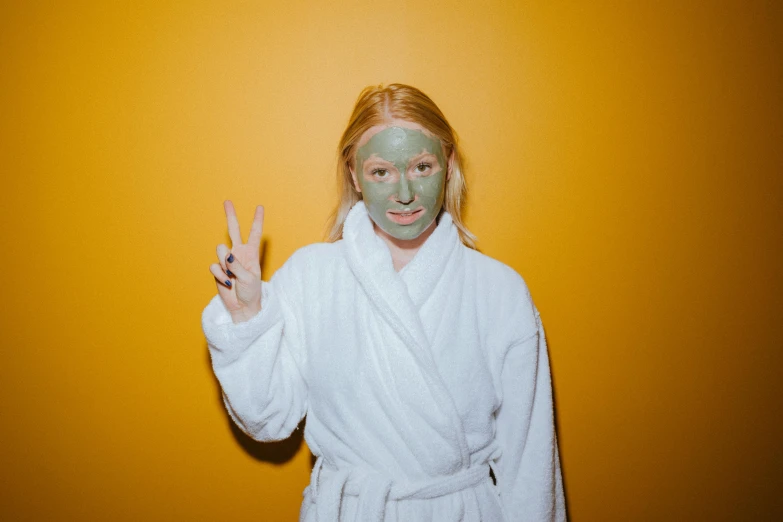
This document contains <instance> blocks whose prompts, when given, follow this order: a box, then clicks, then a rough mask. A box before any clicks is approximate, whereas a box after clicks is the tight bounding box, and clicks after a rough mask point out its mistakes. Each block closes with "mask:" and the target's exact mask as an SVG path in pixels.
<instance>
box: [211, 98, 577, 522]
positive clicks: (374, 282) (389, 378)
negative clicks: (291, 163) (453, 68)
mask: <svg viewBox="0 0 783 522" xmlns="http://www.w3.org/2000/svg"><path fill="white" fill-rule="evenodd" d="M339 150H340V153H341V161H340V164H339V166H338V173H339V176H340V183H341V187H342V188H341V194H342V196H341V200H340V203H339V205H338V207H337V209H336V211H335V214H334V217H333V226H332V230H331V237H330V240H331V242H329V243H317V244H313V245H309V246H306V247H304V248H302V249H300V250H298V251H297V252H295V253H294V254H293V255H292V256H291V258H290V259H288V261H286V263H285V264H284V265H283V266H282V267H281V268H280V269H279V270H278V271H277V272H276V273H275V275H274V277H272V279H271V280H270V282H269V283H266V282H262V281H261V279H260V269H259V260H258V252H259V244H260V239H261V229H262V221H263V209H262V208H261V207H258V208H257V209H256V214H255V217H254V220H253V226H252V228H251V231H250V236H249V240H248V243H247V244H243V243H242V240H241V237H240V233H239V224H238V223H237V218H236V214H235V212H234V208H233V206H232V205H231V202H230V201H229V202H226V204H225V210H226V216H227V219H228V230H229V235H230V237H231V241H232V248H231V249H229V248H228V247H227V246H226V245H220V246H219V247H218V249H217V253H218V259H219V261H220V262H219V264H218V263H216V264H214V265H212V266H211V267H210V271H211V272H212V274H213V275H214V276H215V277H216V278H217V282H218V285H217V286H218V295H217V296H215V297H214V298H213V299H212V301H211V302H210V303H209V304H208V305H207V307H206V309H205V310H204V313H203V316H202V324H203V328H204V332H205V334H206V337H207V340H208V344H209V350H210V354H211V357H212V365H213V369H214V372H215V375H216V376H217V378H218V380H219V381H220V384H221V386H222V389H223V398H224V402H225V406H226V408H227V410H228V412H229V414H230V416H231V417H232V419H233V420H234V421H235V422H236V423H237V424H238V425H239V426H240V427H241V428H242V429H243V430H244V431H245V432H246V433H247V434H248V435H250V436H251V437H253V438H255V439H257V440H261V441H271V440H279V439H284V438H286V437H288V436H289V435H290V434H291V433H292V431H293V430H294V429H295V428H296V426H297V425H298V423H299V422H300V420H301V419H302V417H304V416H305V415H307V423H306V428H305V440H306V441H307V445H308V446H309V448H310V450H311V451H312V452H313V454H314V455H315V456H316V457H317V460H316V463H315V466H314V468H313V472H312V476H311V481H310V485H309V486H308V487H307V488H306V489H305V492H304V502H303V504H302V509H301V515H300V520H301V521H307V522H310V521H319V522H322V521H338V520H339V521H344V520H350V521H354V520H355V521H361V522H370V521H381V520H400V521H424V520H428V521H429V520H443V521H457V520H466V521H479V520H483V521H502V520H506V521H518V520H565V508H564V501H563V492H562V480H561V475H560V462H559V455H558V449H557V439H556V435H555V431H554V425H553V416H552V394H551V383H550V372H549V360H548V356H547V350H546V341H545V338H544V332H543V329H542V327H541V321H540V318H539V314H538V311H537V310H536V308H535V306H534V304H533V302H532V300H531V298H530V294H529V292H528V289H527V287H526V285H525V282H524V281H523V279H522V278H521V277H520V276H519V275H518V274H517V273H516V272H515V271H514V270H512V269H511V268H509V267H508V266H506V265H504V264H502V263H500V262H498V261H495V260H493V259H491V258H489V257H487V256H485V255H483V254H481V253H479V252H478V251H476V250H474V249H473V248H471V247H472V246H473V236H472V235H471V234H470V232H469V231H468V230H467V228H466V227H465V225H464V224H463V223H462V219H461V213H460V203H461V201H462V198H463V196H464V192H465V184H464V179H463V177H462V172H461V168H460V166H461V162H460V153H459V149H458V147H457V141H456V136H455V133H454V131H453V130H452V128H451V127H450V126H449V124H448V122H447V121H446V119H445V117H444V116H443V114H442V113H441V112H440V110H439V109H438V108H437V106H436V105H435V104H434V103H433V102H432V101H431V100H430V99H429V98H428V97H427V96H426V95H424V94H423V93H422V92H421V91H419V90H417V89H414V88H412V87H409V86H405V85H399V84H394V85H389V86H388V87H386V88H380V87H378V88H367V89H365V90H364V91H363V92H362V93H361V95H360V96H359V99H358V101H357V103H356V106H355V108H354V111H353V114H352V116H351V119H350V122H349V124H348V127H347V129H346V130H345V133H344V134H343V137H342V140H341V142H340V148H339ZM493 477H494V479H495V480H493ZM495 482H496V484H495Z"/></svg>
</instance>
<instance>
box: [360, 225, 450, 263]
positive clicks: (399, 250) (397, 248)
mask: <svg viewBox="0 0 783 522" xmlns="http://www.w3.org/2000/svg"><path fill="white" fill-rule="evenodd" d="M372 226H373V229H374V230H375V233H376V234H377V235H378V237H380V238H381V239H382V240H383V242H384V243H386V246H388V247H389V252H391V257H392V264H393V265H394V271H395V272H399V271H400V270H402V269H403V267H404V266H405V265H407V264H408V263H410V261H411V259H413V257H414V256H415V255H416V252H418V251H419V249H420V248H421V246H422V245H423V244H424V242H425V241H427V238H428V237H430V236H431V235H432V233H433V232H435V228H436V227H437V226H438V220H437V219H435V220H433V221H432V223H430V226H428V227H427V229H426V230H425V231H424V232H422V233H421V235H419V237H417V238H415V239H397V238H396V237H394V236H390V235H389V234H388V233H386V232H385V231H384V230H383V229H381V228H380V227H379V226H378V225H376V224H375V223H373V224H372Z"/></svg>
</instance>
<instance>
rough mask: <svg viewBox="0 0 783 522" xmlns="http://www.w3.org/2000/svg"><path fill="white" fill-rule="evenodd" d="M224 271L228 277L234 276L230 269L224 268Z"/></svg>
mask: <svg viewBox="0 0 783 522" xmlns="http://www.w3.org/2000/svg"><path fill="white" fill-rule="evenodd" d="M226 273H227V274H228V275H229V277H234V273H233V272H231V270H228V269H227V270H226Z"/></svg>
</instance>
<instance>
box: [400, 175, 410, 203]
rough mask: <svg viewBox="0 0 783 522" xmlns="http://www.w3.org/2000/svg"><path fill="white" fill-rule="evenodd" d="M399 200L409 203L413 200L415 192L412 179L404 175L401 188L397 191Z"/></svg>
mask: <svg viewBox="0 0 783 522" xmlns="http://www.w3.org/2000/svg"><path fill="white" fill-rule="evenodd" d="M397 201H399V202H400V203H402V204H403V205H407V204H408V203H410V202H411V201H413V192H411V188H410V181H408V179H407V178H406V177H405V176H404V175H403V176H400V188H399V190H398V191H397Z"/></svg>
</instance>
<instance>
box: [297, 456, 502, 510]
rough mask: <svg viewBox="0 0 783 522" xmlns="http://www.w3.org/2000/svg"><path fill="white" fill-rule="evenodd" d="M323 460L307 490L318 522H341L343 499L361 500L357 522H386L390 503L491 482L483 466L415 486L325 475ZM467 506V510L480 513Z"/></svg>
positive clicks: (349, 474)
mask: <svg viewBox="0 0 783 522" xmlns="http://www.w3.org/2000/svg"><path fill="white" fill-rule="evenodd" d="M322 468H323V458H322V457H318V459H317V461H316V463H315V466H314V467H313V472H312V475H311V477H310V485H309V486H307V488H305V492H304V494H305V496H306V497H310V500H314V501H315V506H316V512H317V514H318V517H317V520H318V522H337V521H338V520H339V515H340V507H341V504H342V499H343V496H345V495H350V496H358V497H359V508H358V510H357V511H356V518H355V520H356V521H357V522H376V521H377V522H382V521H383V519H384V514H385V511H386V502H387V501H388V500H405V499H431V498H437V497H442V496H444V495H449V494H451V493H456V492H458V491H462V490H463V489H467V488H470V487H474V486H477V485H479V484H481V483H482V482H484V481H485V480H489V465H488V464H485V465H479V466H474V467H472V468H466V469H462V470H460V471H458V472H457V473H455V474H454V475H445V476H440V477H432V478H429V479H425V480H418V481H415V482H393V481H391V480H389V479H388V478H386V477H384V476H382V475H379V474H376V473H372V472H367V471H365V470H361V469H358V468H354V469H338V470H336V471H332V470H327V472H326V473H322V471H323V469H322ZM477 507H478V506H477V505H476V504H475V503H474V502H466V503H465V509H466V510H467V511H472V510H476V509H477ZM465 515H466V516H465V519H466V520H478V519H479V513H465Z"/></svg>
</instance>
